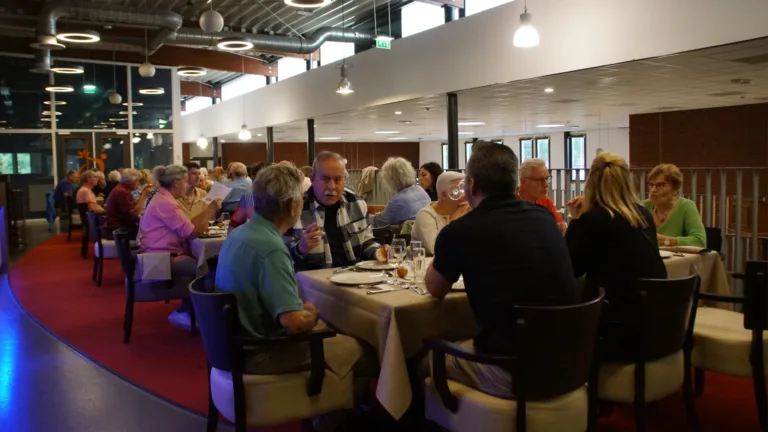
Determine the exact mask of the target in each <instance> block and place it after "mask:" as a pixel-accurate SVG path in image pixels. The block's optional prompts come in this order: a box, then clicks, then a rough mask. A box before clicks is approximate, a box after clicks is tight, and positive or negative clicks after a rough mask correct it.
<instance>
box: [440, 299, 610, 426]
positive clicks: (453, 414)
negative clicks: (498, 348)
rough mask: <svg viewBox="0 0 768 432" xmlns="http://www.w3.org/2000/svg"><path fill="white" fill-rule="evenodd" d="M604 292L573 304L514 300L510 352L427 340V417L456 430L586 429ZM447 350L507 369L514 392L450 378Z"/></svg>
mask: <svg viewBox="0 0 768 432" xmlns="http://www.w3.org/2000/svg"><path fill="white" fill-rule="evenodd" d="M603 296H604V292H603V291H602V290H601V291H600V293H599V295H598V296H597V297H596V298H593V299H592V300H590V301H587V302H584V303H581V304H576V305H571V306H550V307H544V306H515V307H514V308H512V310H511V311H510V323H513V324H512V325H513V326H514V327H513V328H514V339H513V341H512V342H513V344H514V354H513V355H494V354H484V353H480V352H477V351H474V350H468V349H466V348H463V347H461V346H459V345H457V344H454V343H451V342H447V341H445V340H435V339H432V340H426V341H425V343H426V345H427V347H428V348H431V349H432V353H431V355H432V361H431V366H432V371H431V377H430V378H427V380H426V389H425V414H426V418H427V419H428V420H430V421H432V422H434V423H437V424H438V425H439V426H440V427H442V428H444V429H448V430H450V431H454V432H463V431H471V432H475V431H483V432H496V431H499V432H501V431H504V432H509V431H517V432H524V431H526V430H532V431H558V432H569V431H578V432H583V431H585V430H587V426H588V419H589V415H588V411H589V410H590V409H591V407H590V406H589V405H590V403H589V401H590V397H589V395H588V388H587V385H586V383H587V381H588V378H589V373H590V368H591V364H592V357H593V354H594V346H595V341H596V339H597V330H598V327H599V323H600V311H601V308H602V304H603ZM449 355H450V356H454V357H456V358H460V359H464V360H466V361H469V362H475V363H482V364H486V365H495V366H499V367H502V368H505V369H507V370H508V371H509V372H510V373H511V375H512V389H511V390H512V393H513V394H514V395H515V399H502V398H499V397H496V396H492V395H489V394H486V393H483V392H482V391H480V390H477V389H474V388H472V387H470V386H467V385H465V384H462V383H460V382H458V381H455V380H452V379H450V378H449V377H448V376H447V374H446V356H449ZM555 413H556V414H555Z"/></svg>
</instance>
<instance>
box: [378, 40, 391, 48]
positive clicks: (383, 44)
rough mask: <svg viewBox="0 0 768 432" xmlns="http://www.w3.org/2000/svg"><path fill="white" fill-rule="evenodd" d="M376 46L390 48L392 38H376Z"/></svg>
mask: <svg viewBox="0 0 768 432" xmlns="http://www.w3.org/2000/svg"><path fill="white" fill-rule="evenodd" d="M376 48H381V49H391V48H392V40H391V39H388V38H377V39H376Z"/></svg>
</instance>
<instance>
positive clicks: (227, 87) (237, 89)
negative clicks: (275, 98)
mask: <svg viewBox="0 0 768 432" xmlns="http://www.w3.org/2000/svg"><path fill="white" fill-rule="evenodd" d="M266 85H267V80H266V78H264V77H263V76H261V75H249V74H246V75H242V76H240V77H238V78H235V79H233V80H232V81H230V82H228V83H226V84H224V85H222V86H221V100H223V101H226V100H230V99H232V98H236V97H238V96H240V95H241V94H244V93H248V92H252V91H254V90H258V89H260V88H262V87H264V86H266Z"/></svg>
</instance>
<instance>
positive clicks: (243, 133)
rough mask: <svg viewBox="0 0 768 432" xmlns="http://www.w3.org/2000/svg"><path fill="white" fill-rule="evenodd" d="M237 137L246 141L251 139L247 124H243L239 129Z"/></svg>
mask: <svg viewBox="0 0 768 432" xmlns="http://www.w3.org/2000/svg"><path fill="white" fill-rule="evenodd" d="M237 137H238V138H239V139H240V141H248V140H249V139H251V131H249V130H248V126H247V125H246V124H243V127H242V128H241V129H240V133H238V134H237Z"/></svg>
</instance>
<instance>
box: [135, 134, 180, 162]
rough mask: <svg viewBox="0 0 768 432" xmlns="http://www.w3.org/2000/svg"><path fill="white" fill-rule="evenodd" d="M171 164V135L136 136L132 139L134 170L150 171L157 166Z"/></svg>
mask: <svg viewBox="0 0 768 432" xmlns="http://www.w3.org/2000/svg"><path fill="white" fill-rule="evenodd" d="M147 135H149V137H147ZM172 163H173V135H172V134H160V133H157V134H152V135H150V134H138V136H134V137H133V166H134V168H136V169H149V170H151V169H152V168H154V167H156V166H158V165H170V164H172Z"/></svg>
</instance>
